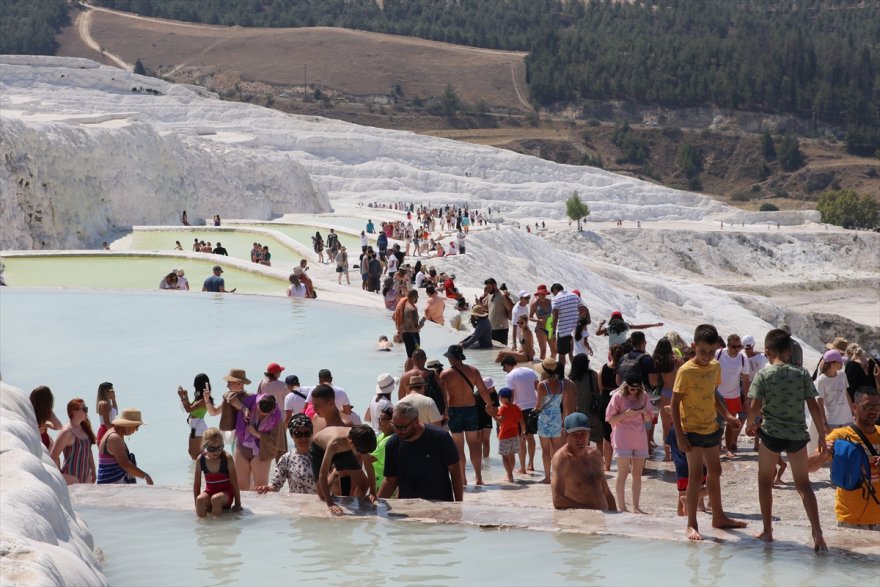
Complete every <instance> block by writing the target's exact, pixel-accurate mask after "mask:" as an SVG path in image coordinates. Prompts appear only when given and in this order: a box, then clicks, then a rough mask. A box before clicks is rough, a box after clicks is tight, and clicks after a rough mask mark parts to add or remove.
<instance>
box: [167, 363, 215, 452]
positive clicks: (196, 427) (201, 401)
mask: <svg viewBox="0 0 880 587" xmlns="http://www.w3.org/2000/svg"><path fill="white" fill-rule="evenodd" d="M193 389H194V390H195V392H194V393H193V401H192V403H190V401H189V392H188V391H187V390H185V389H184V388H183V387H180V386H178V387H177V395H178V396H180V401H181V403H182V404H183V409H184V411H185V412H186V413H187V414H189V417H188V418H187V419H186V423H187V424H189V456H190V458H191V459H192V460H196V459H197V458H199V455H200V454H202V450H203V443H202V436H203V435H204V434H205V430H207V429H208V425H207V424H205V416H206V415H207V414H211V415H212V416H219V415H220V414H221V413H222V412H223V410H222V409H221V408H218V407H216V406H215V405H214V398H212V397H211V381H210V380H209V379H208V376H207V375H205V374H204V373H199V374H198V375H196V377H195V379H194V380H193Z"/></svg>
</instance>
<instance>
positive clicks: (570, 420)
mask: <svg viewBox="0 0 880 587" xmlns="http://www.w3.org/2000/svg"><path fill="white" fill-rule="evenodd" d="M582 430H585V431H587V432H589V430H590V419H589V418H587V416H586V414H581V413H580V412H572V413H571V414H569V415H568V416H566V418H565V431H566V432H580V431H582Z"/></svg>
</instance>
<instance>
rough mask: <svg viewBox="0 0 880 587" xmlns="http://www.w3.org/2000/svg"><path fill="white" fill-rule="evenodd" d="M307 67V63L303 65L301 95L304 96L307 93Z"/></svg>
mask: <svg viewBox="0 0 880 587" xmlns="http://www.w3.org/2000/svg"><path fill="white" fill-rule="evenodd" d="M308 72H309V65H308V63H306V64H304V65H303V95H305V94H306V93H307V92H308V91H309V75H308Z"/></svg>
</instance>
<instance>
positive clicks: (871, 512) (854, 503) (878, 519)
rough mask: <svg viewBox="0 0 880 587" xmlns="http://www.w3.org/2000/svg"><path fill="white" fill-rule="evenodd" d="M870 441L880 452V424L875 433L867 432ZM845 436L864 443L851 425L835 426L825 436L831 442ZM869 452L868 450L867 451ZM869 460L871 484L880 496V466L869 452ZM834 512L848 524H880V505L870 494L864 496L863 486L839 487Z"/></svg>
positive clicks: (839, 519) (840, 520) (838, 518)
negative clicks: (851, 488) (852, 487)
mask: <svg viewBox="0 0 880 587" xmlns="http://www.w3.org/2000/svg"><path fill="white" fill-rule="evenodd" d="M865 436H867V437H868V441H869V442H870V443H871V444H873V445H874V450H875V451H876V452H878V453H880V426H875V427H874V432H873V434H866V435H865ZM840 438H845V439H849V440H851V441H853V442H856V443H858V444H862V439H861V438H859V435H858V434H856V433H855V432H853V431H852V430H850V428H849V426H844V427H843V428H835V429H834V430H832V431H831V434H829V435H828V436H826V437H825V440H827V441H828V443H829V444H831V443H833V442H834V441H835V440H837V439H840ZM866 452H868V451H866ZM868 460H869V461H870V462H871V485H873V486H874V491H876V492H877V495H878V496H880V467H878V466H877V465H875V464H874V463H875V459H874V458H873V457H872V456H871V453H870V452H868ZM834 513H836V514H837V520H838V521H839V522H845V523H847V524H880V505H878V504H877V502H875V501H874V500H873V499H872V498H871V497H870V496H868V497H863V496H862V488H858V489H854V490H852V491H847V490H845V489H841V488H840V487H838V488H837V492H836V493H835V495H834Z"/></svg>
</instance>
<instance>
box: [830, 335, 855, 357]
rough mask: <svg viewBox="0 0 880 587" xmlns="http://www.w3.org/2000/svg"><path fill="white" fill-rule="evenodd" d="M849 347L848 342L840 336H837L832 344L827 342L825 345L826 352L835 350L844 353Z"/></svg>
mask: <svg viewBox="0 0 880 587" xmlns="http://www.w3.org/2000/svg"><path fill="white" fill-rule="evenodd" d="M848 346H849V341H848V340H847V339H845V338H843V337H842V336H838V337H837V338H835V339H834V340H833V341H832V342H829V343H828V344H826V345H825V348H826V349H828V350H831V349H836V350H838V351H840V352H842V353H845V352H846V347H848Z"/></svg>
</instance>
